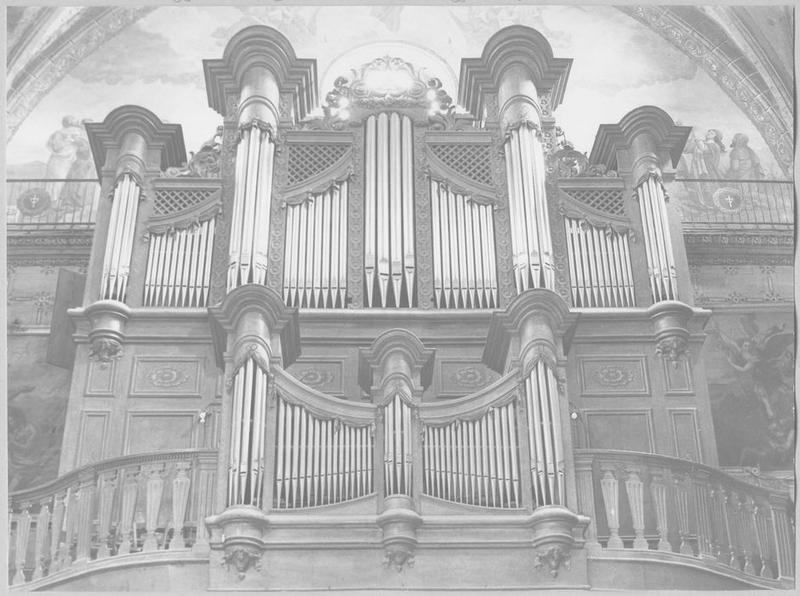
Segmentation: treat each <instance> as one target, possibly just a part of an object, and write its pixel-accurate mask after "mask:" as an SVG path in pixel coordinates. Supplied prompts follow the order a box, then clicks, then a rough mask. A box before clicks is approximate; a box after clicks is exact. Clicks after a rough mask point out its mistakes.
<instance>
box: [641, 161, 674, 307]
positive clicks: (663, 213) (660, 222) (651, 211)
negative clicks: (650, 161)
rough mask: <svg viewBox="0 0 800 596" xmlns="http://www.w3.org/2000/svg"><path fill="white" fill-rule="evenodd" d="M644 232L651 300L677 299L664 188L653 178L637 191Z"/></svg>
mask: <svg viewBox="0 0 800 596" xmlns="http://www.w3.org/2000/svg"><path fill="white" fill-rule="evenodd" d="M636 194H637V196H638V197H639V206H640V210H641V215H642V228H643V229H644V245H645V251H646V253H647V268H648V271H649V273H650V289H651V291H652V293H653V301H654V302H660V301H661V300H676V299H677V294H676V292H677V282H678V274H677V270H676V269H675V258H674V256H673V252H672V239H671V238H670V232H669V222H668V220H667V206H666V196H665V194H664V188H663V187H662V186H661V182H660V181H659V180H658V179H656V178H655V177H653V176H651V177H649V178H648V179H647V180H646V181H645V182H643V183H642V184H641V185H639V187H638V188H637V189H636Z"/></svg>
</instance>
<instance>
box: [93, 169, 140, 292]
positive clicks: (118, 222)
mask: <svg viewBox="0 0 800 596" xmlns="http://www.w3.org/2000/svg"><path fill="white" fill-rule="evenodd" d="M140 192H141V189H140V187H139V184H138V182H137V180H136V178H135V177H134V176H133V175H132V174H128V173H125V174H123V175H122V176H121V177H120V178H119V180H118V181H117V185H116V186H115V187H114V196H113V198H112V201H113V203H112V205H111V220H110V222H109V226H108V241H107V243H106V251H105V254H104V256H103V273H102V278H101V290H100V298H101V299H102V300H119V301H120V302H124V301H125V293H126V290H127V288H128V275H129V273H130V267H131V254H132V252H133V240H134V228H135V227H136V215H137V213H138V211H139V195H140Z"/></svg>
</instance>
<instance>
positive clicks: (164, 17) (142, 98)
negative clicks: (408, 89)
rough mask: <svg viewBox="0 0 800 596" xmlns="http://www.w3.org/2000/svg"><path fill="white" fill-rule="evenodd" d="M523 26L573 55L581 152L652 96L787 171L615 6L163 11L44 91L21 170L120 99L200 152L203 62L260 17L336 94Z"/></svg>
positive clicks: (20, 147) (28, 126) (724, 163)
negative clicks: (349, 83) (59, 135)
mask: <svg viewBox="0 0 800 596" xmlns="http://www.w3.org/2000/svg"><path fill="white" fill-rule="evenodd" d="M176 23H180V24H181V26H180V27H176V26H175V24H176ZM515 23H521V24H525V25H529V26H531V27H534V28H536V29H538V30H539V31H541V32H542V33H543V34H544V35H545V37H547V39H548V40H549V41H550V43H551V45H552V46H553V50H554V53H555V55H556V56H559V57H569V58H573V59H574V63H573V67H572V71H571V73H570V78H569V82H568V85H567V91H566V95H565V101H564V102H563V104H562V105H561V106H560V107H559V109H558V111H557V112H556V114H555V115H556V118H557V120H558V123H559V125H560V126H561V127H562V128H563V129H564V130H565V132H566V136H567V138H568V139H569V140H570V141H571V142H572V143H573V144H574V145H575V147H576V148H578V149H579V150H581V151H589V149H591V145H592V142H593V140H594V136H595V134H596V132H597V127H598V126H599V125H600V124H603V123H611V122H617V121H618V120H619V119H620V117H621V116H623V115H624V114H625V113H627V112H628V111H629V110H631V109H632V108H634V107H637V106H640V105H647V104H652V105H658V106H660V107H662V108H663V109H665V110H666V111H667V112H668V113H669V114H671V115H672V117H673V118H674V119H675V120H676V121H677V122H678V123H680V124H683V125H690V126H694V127H696V129H695V135H696V137H697V140H698V141H699V142H701V143H702V142H704V140H705V139H706V137H707V131H709V130H713V131H715V133H718V135H715V136H718V137H719V142H717V143H715V144H716V145H717V146H718V147H719V148H720V151H719V160H718V163H717V166H716V167H718V168H719V169H720V171H721V172H722V173H723V174H724V173H725V172H726V171H728V169H730V168H731V167H732V162H731V161H730V154H731V149H730V147H731V143H732V141H733V140H734V136H735V135H737V134H739V135H744V136H746V137H747V138H748V139H749V148H750V149H752V150H753V152H754V153H755V154H756V155H757V156H758V159H757V161H758V162H759V165H760V168H761V170H762V173H763V176H765V177H767V178H783V174H782V173H781V170H780V168H779V167H778V165H777V163H776V162H775V160H774V158H773V156H772V154H771V153H770V151H769V149H768V147H767V144H766V143H765V141H764V140H763V138H762V137H761V136H760V135H759V133H758V131H757V130H756V129H755V127H754V126H753V124H752V123H751V122H750V120H748V118H747V117H746V116H745V115H744V114H743V113H742V112H741V111H740V109H739V108H738V107H737V106H736V105H735V104H734V102H733V101H732V100H731V99H730V98H729V97H728V96H727V95H726V94H725V93H724V92H723V91H722V89H720V88H719V87H718V85H717V83H716V82H715V81H714V80H712V79H711V78H710V77H709V76H708V75H707V74H706V73H705V72H704V71H703V70H702V69H701V68H699V67H698V66H697V65H696V64H695V63H694V62H693V61H692V60H691V59H690V58H689V57H688V56H687V55H685V54H684V53H682V52H680V51H679V50H678V49H676V48H675V47H673V46H672V45H671V44H670V43H669V42H667V41H666V40H664V39H663V38H661V37H660V36H659V35H658V34H656V33H655V32H653V31H651V30H650V29H648V28H647V27H645V26H644V25H642V24H640V23H638V22H637V21H635V20H634V19H632V18H629V17H627V16H625V15H624V14H622V13H620V12H619V11H618V10H616V9H615V8H613V7H605V6H592V7H579V6H353V7H347V8H346V9H343V8H342V7H326V6H277V7H265V6H260V7H246V6H237V7H234V6H230V7H193V6H189V7H187V6H167V7H161V8H158V9H156V10H154V11H152V12H150V13H149V14H147V15H146V16H145V17H144V18H142V19H140V20H138V21H137V22H135V23H134V24H132V25H130V26H128V27H126V28H124V29H123V30H122V31H121V32H119V33H118V34H117V35H116V36H113V37H112V38H111V39H109V40H108V41H106V42H105V43H104V44H103V45H101V46H100V47H99V48H98V49H97V50H96V51H94V52H93V53H91V54H90V55H89V56H87V57H86V58H85V59H83V60H82V61H81V62H80V63H79V64H78V65H77V66H76V67H75V68H73V69H72V70H71V71H70V72H69V73H68V74H67V75H66V76H65V77H64V78H63V79H62V80H61V81H60V82H59V83H58V84H57V85H56V86H55V87H54V88H53V89H52V90H51V91H50V93H49V94H48V95H47V96H45V97H44V99H43V100H42V101H41V102H40V103H39V104H38V106H36V108H35V109H34V110H33V112H32V113H31V114H30V115H29V116H28V117H27V119H26V120H25V121H24V122H23V123H22V124H21V126H20V127H19V129H18V130H17V132H16V134H15V135H14V137H13V138H12V140H11V142H10V143H9V146H8V163H9V175H10V176H14V175H25V176H37V175H41V176H44V175H45V172H46V169H47V168H46V164H47V163H48V161H49V160H50V159H51V157H52V151H53V149H52V143H48V141H49V140H51V139H52V136H53V133H55V132H57V131H59V130H60V129H62V121H63V120H64V118H65V116H71V117H73V118H74V119H76V120H77V121H84V120H87V119H88V120H95V121H98V120H102V119H103V118H104V117H105V116H106V114H107V113H108V112H109V111H111V110H112V109H113V108H115V107H117V106H119V105H121V104H129V103H133V104H139V105H142V106H144V107H146V108H148V109H150V110H152V111H153V112H155V113H156V114H158V115H159V117H161V118H162V120H164V121H169V122H177V123H180V124H181V125H183V131H184V136H185V138H186V146H187V148H189V149H195V148H197V147H199V146H200V145H201V144H202V143H203V141H205V140H207V139H208V138H210V137H211V136H212V135H213V134H214V131H215V129H216V127H217V125H218V124H219V123H220V118H219V116H218V115H217V114H216V113H215V112H214V111H213V110H211V109H210V108H209V107H208V106H207V100H206V94H205V89H204V79H203V69H202V60H203V59H204V58H216V57H219V56H220V55H221V54H222V50H223V47H224V45H225V43H226V42H227V40H228V39H230V37H231V36H232V35H233V34H234V33H235V32H237V31H238V30H240V29H242V28H244V27H246V26H249V25H252V24H265V25H269V26H272V27H275V28H277V29H278V30H280V31H281V32H283V33H284V34H285V35H286V36H287V37H288V38H289V40H290V41H291V42H292V44H293V46H294V48H295V50H296V52H297V55H298V56H300V57H303V58H316V60H317V66H318V73H319V80H320V83H321V84H320V94H321V95H323V96H324V94H325V92H326V91H327V90H328V87H330V84H331V82H332V81H333V79H334V78H335V77H336V76H338V75H340V74H346V72H347V71H348V70H349V69H350V68H357V67H359V66H360V65H361V64H363V63H364V62H365V61H366V60H365V56H366V55H368V54H369V53H370V52H374V54H375V55H374V56H372V57H378V55H383V54H385V53H387V52H390V53H392V54H401V53H402V54H405V55H401V56H400V57H403V58H406V59H407V60H409V61H411V62H413V63H414V64H415V66H417V67H422V68H427V69H428V70H429V71H431V72H432V73H433V74H437V75H438V76H440V78H442V80H443V81H445V83H446V85H447V84H448V83H447V81H450V83H449V84H450V85H454V84H455V81H454V79H455V75H456V73H458V71H459V67H460V61H461V58H463V57H475V56H479V55H480V53H481V50H482V49H483V46H484V44H485V43H486V41H487V40H488V38H489V37H490V36H491V35H492V34H493V33H495V32H496V31H497V30H498V29H500V28H502V27H505V26H507V25H511V24H515ZM398 42H402V43H398ZM403 44H405V47H406V48H407V50H406V51H403V50H404V46H403ZM448 91H449V92H450V94H451V95H453V96H455V95H456V94H457V90H456V89H455V88H452V89H449V90H448ZM740 138H741V137H740ZM690 145H691V146H690V147H689V148H688V149H687V157H689V156H691V155H694V154H696V153H697V150H696V143H695V141H694V139H690ZM689 167H691V164H689Z"/></svg>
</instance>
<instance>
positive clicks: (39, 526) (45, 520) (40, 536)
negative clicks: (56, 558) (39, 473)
mask: <svg viewBox="0 0 800 596" xmlns="http://www.w3.org/2000/svg"><path fill="white" fill-rule="evenodd" d="M40 506H41V509H39V515H38V516H37V517H36V547H35V549H34V551H33V553H34V555H33V559H34V565H35V567H34V570H33V577H32V579H34V580H37V579H41V578H42V577H44V572H45V563H46V560H47V546H48V544H47V538H48V526H49V525H50V499H45V500H43V501H42V502H41V503H40Z"/></svg>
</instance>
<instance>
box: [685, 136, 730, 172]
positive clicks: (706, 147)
mask: <svg viewBox="0 0 800 596" xmlns="http://www.w3.org/2000/svg"><path fill="white" fill-rule="evenodd" d="M693 143H694V145H693V146H692V150H691V153H692V166H691V170H690V173H691V176H692V177H693V178H711V179H719V178H722V177H723V176H722V169H721V168H720V163H719V162H720V156H721V155H722V153H724V152H725V145H724V144H723V143H722V133H721V132H720V131H719V130H717V129H715V128H712V129H710V130H709V131H708V132H706V135H705V137H704V138H703V139H699V138H698V137H697V136H695V137H694V140H693Z"/></svg>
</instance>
